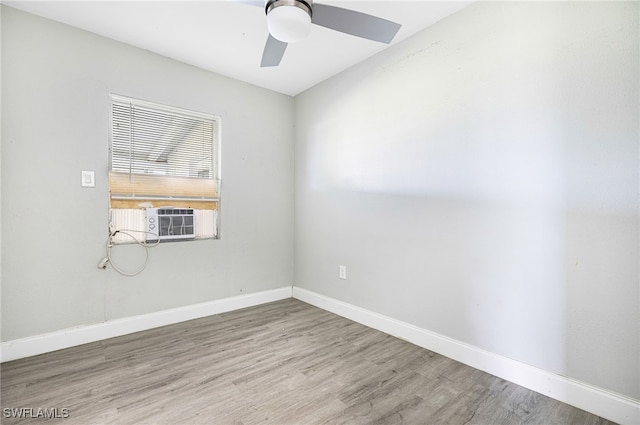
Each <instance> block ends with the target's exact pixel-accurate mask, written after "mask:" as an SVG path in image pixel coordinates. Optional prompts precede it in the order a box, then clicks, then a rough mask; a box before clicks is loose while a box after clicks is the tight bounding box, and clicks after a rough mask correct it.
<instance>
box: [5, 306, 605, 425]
mask: <svg viewBox="0 0 640 425" xmlns="http://www.w3.org/2000/svg"><path fill="white" fill-rule="evenodd" d="M1 378H2V393H1V394H2V403H1V404H2V408H3V410H2V417H0V421H1V422H2V423H3V424H18V423H38V424H43V423H47V424H64V425H70V424H82V425H89V424H214V425H217V424H236V425H237V424H244V425H249V424H274V425H285V424H296V425H306V424H331V425H334V424H336V425H339V424H447V425H455V424H460V425H462V424H465V425H468V424H483V425H489V424H545V425H550V424H580V425H589V424H609V423H611V422H608V421H606V420H604V419H601V418H599V417H597V416H594V415H591V414H588V413H586V412H584V411H582V410H579V409H576V408H573V407H570V406H568V405H565V404H562V403H560V402H557V401H555V400H552V399H550V398H548V397H545V396H542V395H540V394H537V393H535V392H532V391H529V390H526V389H524V388H522V387H519V386H517V385H515V384H512V383H509V382H506V381H504V380H502V379H499V378H496V377H494V376H491V375H488V374H486V373H484V372H480V371H478V370H476V369H473V368H470V367H468V366H464V365H462V364H461V363H458V362H455V361H453V360H450V359H448V358H446V357H443V356H440V355H438V354H435V353H433V352H430V351H428V350H425V349H422V348H419V347H416V346H414V345H412V344H410V343H407V342H405V341H402V340H399V339H397V338H394V337H391V336H388V335H385V334H383V333H381V332H378V331H375V330H372V329H369V328H367V327H365V326H362V325H360V324H357V323H354V322H352V321H349V320H347V319H344V318H341V317H338V316H336V315H333V314H331V313H328V312H325V311H323V310H320V309H317V308H315V307H312V306H309V305H307V304H305V303H303V302H300V301H297V300H294V299H290V300H285V301H279V302H275V303H271V304H266V305H262V306H258V307H253V308H249V309H244V310H239V311H235V312H230V313H226V314H221V315H216V316H212V317H207V318H204V319H198V320H193V321H190V322H185V323H180V324H177V325H171V326H166V327H163V328H158V329H154V330H150V331H145V332H140V333H136V334H132V335H127V336H122V337H118V338H113V339H109V340H106V341H100V342H96V343H91V344H86V345H82V346H79V347H74V348H69V349H66V350H61V351H57V352H54V353H49V354H43V355H40V356H36V357H31V358H27V359H21V360H16V361H12V362H8V363H4V364H2V366H1ZM21 407H22V408H32V409H34V410H33V414H34V415H35V414H36V413H37V409H38V408H47V409H53V408H58V409H59V411H58V412H59V413H60V416H62V414H61V413H62V412H64V411H62V410H60V409H68V414H69V417H68V418H66V419H51V420H44V419H41V418H40V419H28V420H24V419H22V420H18V419H14V418H6V417H4V416H5V412H6V411H5V410H4V409H11V408H21Z"/></svg>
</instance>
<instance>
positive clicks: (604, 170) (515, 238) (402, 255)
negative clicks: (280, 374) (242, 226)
mask: <svg viewBox="0 0 640 425" xmlns="http://www.w3.org/2000/svg"><path fill="white" fill-rule="evenodd" d="M638 7H639V5H638V3H637V2H579V3H569V2H549V3H542V2H532V3H523V2H495V3H488V2H487V3H485V2H479V3H476V4H473V5H471V6H469V7H468V8H465V9H463V10H462V11H461V12H458V13H457V14H455V15H452V16H450V17H448V18H446V19H444V20H443V21H441V22H439V23H438V24H436V25H435V26H433V27H431V28H429V29H427V30H425V31H423V32H421V33H419V34H418V35H416V36H414V37H412V38H411V39H409V40H407V41H406V42H403V43H400V44H398V45H397V46H394V47H392V48H391V49H389V50H387V51H385V52H383V53H382V54H380V55H377V56H375V57H374V58H372V59H370V60H368V61H366V62H364V63H362V64H360V65H358V66H356V67H354V68H352V69H350V70H347V71H346V72H344V73H342V74H340V75H338V76H337V77H335V78H333V79H331V80H328V81H326V82H324V83H322V84H320V85H318V86H316V87H314V88H313V89H311V90H309V91H307V92H305V93H303V94H301V95H299V96H298V97H297V98H296V158H295V167H296V195H295V196H296V198H295V199H296V203H295V208H296V213H295V241H296V242H295V244H296V261H295V265H296V273H295V282H296V285H297V286H299V287H302V288H306V289H309V290H312V291H315V292H318V293H321V294H324V295H327V296H330V297H333V298H336V299H339V300H342V301H345V302H348V303H351V304H355V305H357V306H361V307H363V308H367V309H370V310H373V311H375V312H378V313H381V314H385V315H388V316H391V317H393V318H396V319H399V320H403V321H406V322H409V323H411V324H414V325H417V326H419V327H422V328H426V329H428V330H431V331H435V332H438V333H440V334H442V335H445V336H448V337H451V338H455V339H457V340H460V341H464V342H466V343H469V344H472V345H474V346H477V347H480V348H483V349H485V350H488V351H490V352H494V353H497V354H500V355H503V356H506V357H509V358H513V359H516V360H519V361H521V362H524V363H527V364H531V365H534V366H537V367H539V368H542V369H544V370H547V371H551V372H556V373H559V374H562V375H566V376H569V377H571V378H574V379H577V380H580V381H583V382H587V383H589V384H592V385H595V386H597V387H601V388H604V389H608V390H610V391H613V392H618V393H621V394H624V395H627V396H630V397H633V398H635V399H639V398H640V387H639V385H640V384H639V382H638V376H640V370H639V365H638V363H639V361H638V359H639V358H640V352H639V348H638V345H639V335H640V327H639V324H640V317H639V314H640V313H639V307H638V306H639V273H638V260H639V251H638V241H639V239H638V235H639V226H638V224H639V223H638V218H639V214H638V159H639V152H638V140H639V137H640V134H639V130H638V116H639V112H640V111H639V106H638V105H639V99H638V92H639V83H638V75H639V73H638V71H639V63H638V55H639V53H638V52H639V45H638V44H639V41H638V40H639V34H638V25H639V12H638ZM340 264H343V265H346V266H347V277H348V279H347V280H340V279H339V278H338V266H339V265H340Z"/></svg>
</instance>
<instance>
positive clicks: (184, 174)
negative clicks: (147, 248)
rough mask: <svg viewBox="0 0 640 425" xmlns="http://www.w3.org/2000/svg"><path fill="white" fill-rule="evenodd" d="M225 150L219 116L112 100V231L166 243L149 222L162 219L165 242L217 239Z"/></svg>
mask: <svg viewBox="0 0 640 425" xmlns="http://www.w3.org/2000/svg"><path fill="white" fill-rule="evenodd" d="M219 144H220V118H219V117H216V116H213V115H209V114H204V113H199V112H194V111H188V110H184V109H179V108H174V107H170V106H165V105H160V104H156V103H151V102H147V101H142V100H138V99H132V98H128V97H124V96H117V95H111V143H110V150H109V153H110V171H109V207H110V228H111V230H112V231H114V230H120V231H124V230H127V231H129V232H131V231H133V232H139V234H138V235H137V236H139V237H140V238H141V239H143V240H144V239H154V236H155V239H162V237H161V236H160V234H161V233H159V232H158V228H157V227H156V226H155V225H154V224H153V223H151V222H150V221H149V220H155V219H157V218H158V213H160V215H162V220H164V222H165V225H163V233H162V234H164V235H165V236H167V240H169V239H171V240H180V239H207V238H218V215H219V214H218V212H219V206H220V178H219V174H220V155H219ZM172 215H173V216H172ZM178 216H179V217H178ZM191 216H193V218H191ZM166 220H169V221H168V222H167V221H166ZM185 220H189V222H188V224H189V226H190V227H188V226H187V227H185V225H184V223H185ZM191 220H193V221H195V223H193V222H191ZM154 223H155V222H154ZM166 223H173V224H172V225H170V226H169V225H167V224H166ZM178 223H179V224H178ZM185 229H187V230H186V231H185ZM174 230H175V232H174ZM181 232H184V233H185V234H184V235H183V236H184V238H181V237H179V234H180V233H181ZM169 234H170V235H169ZM168 236H172V237H171V238H169V237H168ZM113 241H114V242H115V243H122V242H134V241H133V240H131V237H130V235H127V234H126V233H123V234H118V235H116V236H115V237H114V238H113Z"/></svg>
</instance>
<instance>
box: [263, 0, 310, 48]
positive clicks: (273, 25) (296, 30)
mask: <svg viewBox="0 0 640 425" xmlns="http://www.w3.org/2000/svg"><path fill="white" fill-rule="evenodd" d="M267 26H268V28H269V33H270V34H271V35H272V36H274V37H275V38H277V39H278V40H280V41H283V42H285V43H296V42H298V41H301V40H304V39H305V38H307V37H308V36H309V33H310V32H311V16H309V14H308V13H307V12H306V11H304V10H302V9H300V8H299V7H295V6H281V7H276V8H274V9H273V10H271V11H270V12H269V14H268V15H267Z"/></svg>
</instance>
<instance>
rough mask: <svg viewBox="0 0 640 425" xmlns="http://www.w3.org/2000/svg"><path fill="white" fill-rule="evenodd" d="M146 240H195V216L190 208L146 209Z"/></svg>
mask: <svg viewBox="0 0 640 425" xmlns="http://www.w3.org/2000/svg"><path fill="white" fill-rule="evenodd" d="M146 219H147V232H149V233H147V240H158V239H159V240H160V241H161V242H162V241H171V240H182V239H193V238H195V231H196V216H195V214H194V211H193V209H192V208H170V207H163V208H147V213H146Z"/></svg>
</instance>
